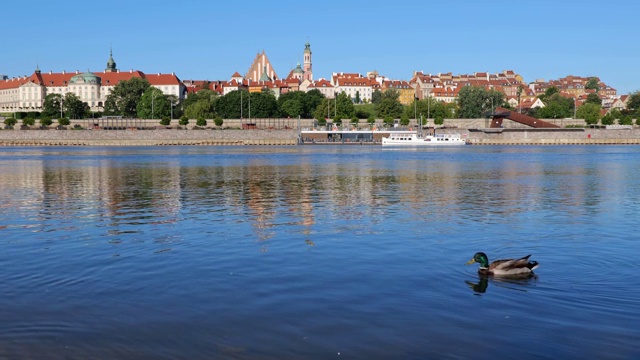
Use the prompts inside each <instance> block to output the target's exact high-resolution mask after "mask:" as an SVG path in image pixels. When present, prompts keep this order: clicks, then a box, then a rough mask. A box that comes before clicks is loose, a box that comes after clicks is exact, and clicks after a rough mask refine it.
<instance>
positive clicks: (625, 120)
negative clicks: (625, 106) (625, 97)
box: [618, 115, 633, 125]
mask: <svg viewBox="0 0 640 360" xmlns="http://www.w3.org/2000/svg"><path fill="white" fill-rule="evenodd" d="M618 123H619V124H620V125H633V119H632V118H631V116H629V115H622V116H620V118H619V119H618Z"/></svg>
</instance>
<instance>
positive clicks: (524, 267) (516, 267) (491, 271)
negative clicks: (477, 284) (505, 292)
mask: <svg viewBox="0 0 640 360" xmlns="http://www.w3.org/2000/svg"><path fill="white" fill-rule="evenodd" d="M530 256H531V255H527V256H525V257H522V258H520V259H504V260H496V261H494V262H492V263H491V265H489V258H487V254H485V253H483V252H477V253H476V254H475V255H473V258H472V259H471V260H469V261H467V265H470V264H473V263H476V262H477V263H478V264H480V269H478V273H479V274H480V275H494V276H518V277H520V276H528V275H533V270H534V269H536V268H537V267H538V262H537V261H529V257H530Z"/></svg>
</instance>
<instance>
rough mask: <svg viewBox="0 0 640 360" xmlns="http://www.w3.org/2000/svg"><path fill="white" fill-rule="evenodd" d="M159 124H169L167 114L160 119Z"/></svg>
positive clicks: (169, 120)
mask: <svg viewBox="0 0 640 360" xmlns="http://www.w3.org/2000/svg"><path fill="white" fill-rule="evenodd" d="M160 125H162V126H168V125H171V119H170V118H169V117H168V116H166V115H165V116H163V117H162V120H160Z"/></svg>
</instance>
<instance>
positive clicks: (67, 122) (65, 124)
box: [58, 118, 71, 126]
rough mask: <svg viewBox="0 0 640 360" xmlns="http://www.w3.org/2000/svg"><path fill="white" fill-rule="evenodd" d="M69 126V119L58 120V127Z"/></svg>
mask: <svg viewBox="0 0 640 360" xmlns="http://www.w3.org/2000/svg"><path fill="white" fill-rule="evenodd" d="M69 124H71V121H69V119H68V118H60V119H58V125H62V126H67V125H69Z"/></svg>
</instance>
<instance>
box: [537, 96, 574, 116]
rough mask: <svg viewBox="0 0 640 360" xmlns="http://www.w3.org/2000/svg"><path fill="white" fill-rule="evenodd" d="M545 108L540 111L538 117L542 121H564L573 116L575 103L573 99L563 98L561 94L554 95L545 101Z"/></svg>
mask: <svg viewBox="0 0 640 360" xmlns="http://www.w3.org/2000/svg"><path fill="white" fill-rule="evenodd" d="M544 105H545V106H544V107H543V108H541V109H538V111H537V115H538V117H539V118H542V119H562V118H569V117H572V116H573V107H574V106H575V105H574V101H573V99H572V98H566V97H564V96H561V95H560V93H554V94H553V95H551V96H548V97H546V98H545V100H544Z"/></svg>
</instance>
